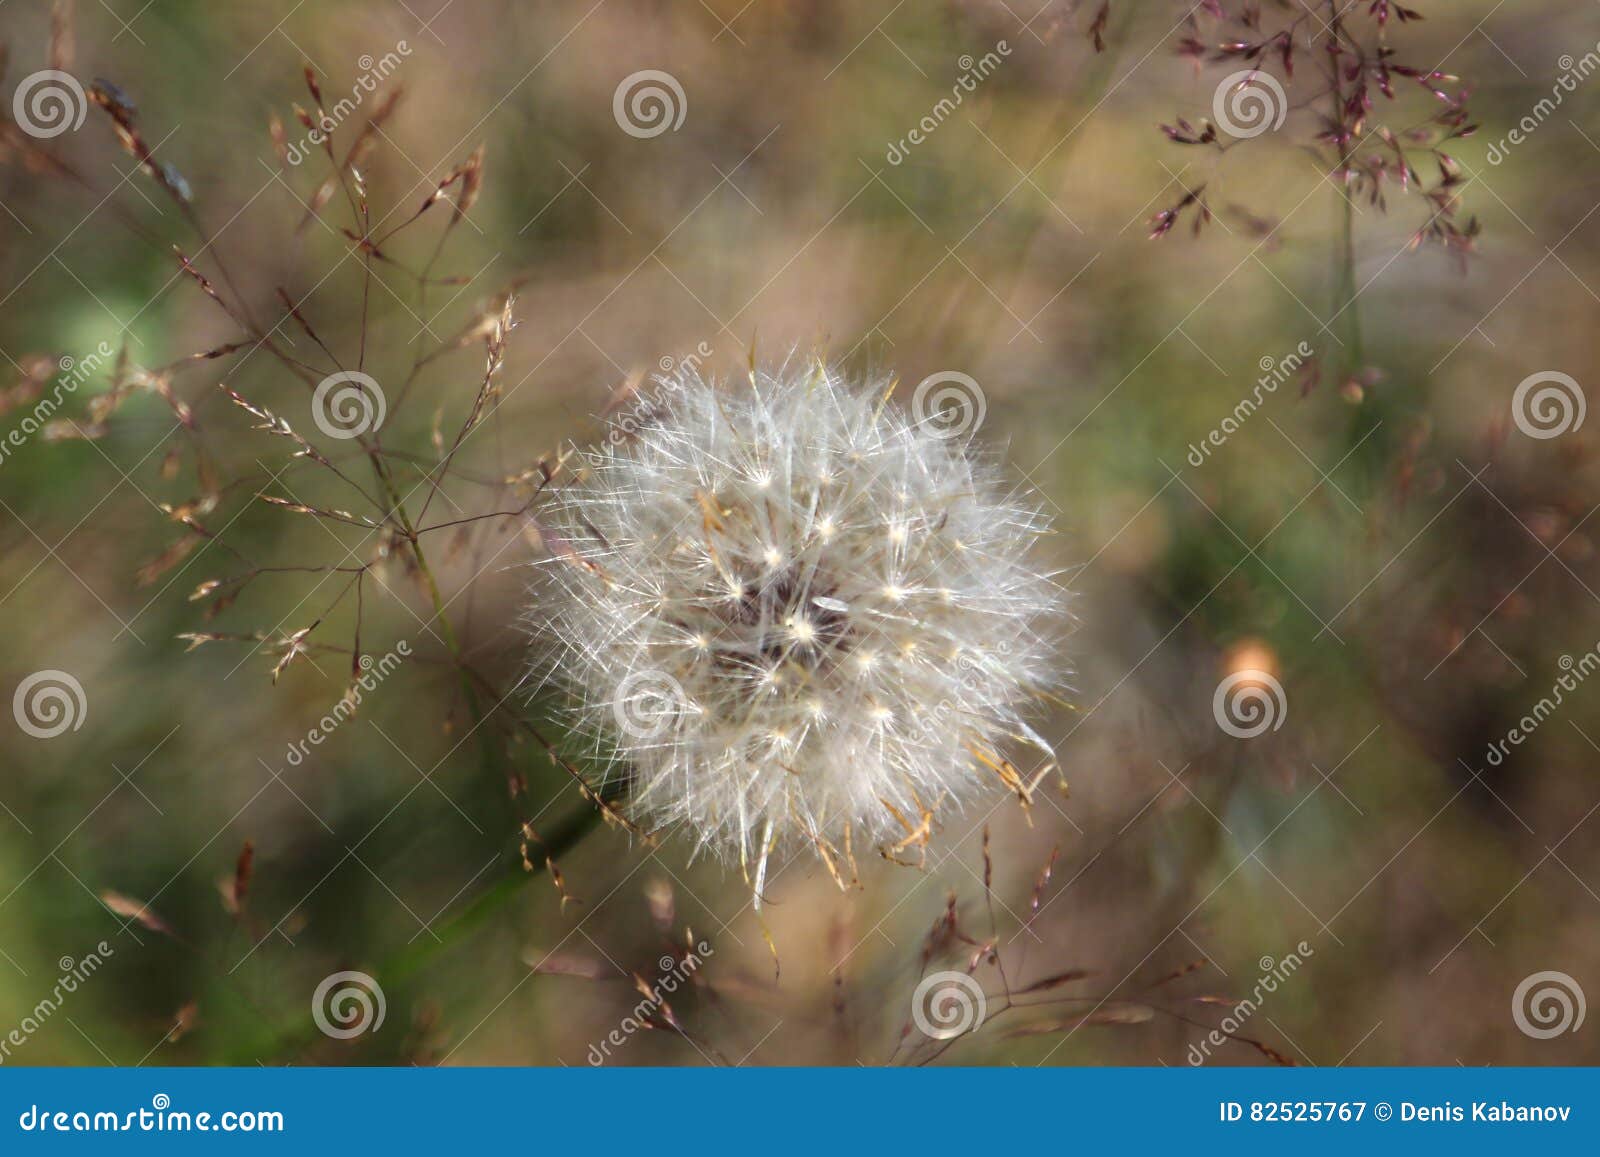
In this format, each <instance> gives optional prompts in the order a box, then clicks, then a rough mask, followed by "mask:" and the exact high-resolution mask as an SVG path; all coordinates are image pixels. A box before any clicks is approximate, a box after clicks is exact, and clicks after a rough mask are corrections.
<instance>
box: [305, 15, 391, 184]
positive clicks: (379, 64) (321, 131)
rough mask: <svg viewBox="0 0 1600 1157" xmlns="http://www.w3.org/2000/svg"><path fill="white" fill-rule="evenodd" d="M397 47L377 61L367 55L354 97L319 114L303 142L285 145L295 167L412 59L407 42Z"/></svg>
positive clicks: (360, 63)
mask: <svg viewBox="0 0 1600 1157" xmlns="http://www.w3.org/2000/svg"><path fill="white" fill-rule="evenodd" d="M394 47H395V51H394V52H385V53H384V54H383V55H382V56H380V57H378V58H377V59H376V60H374V59H373V57H372V54H371V53H367V54H365V55H363V56H362V57H361V58H360V59H359V60H357V61H356V66H357V67H358V68H360V69H361V75H360V76H358V77H356V80H355V83H354V84H352V85H351V86H350V95H349V96H346V97H340V98H339V99H338V100H336V101H335V102H334V103H333V104H331V105H329V106H328V107H327V108H325V109H319V110H317V113H316V115H315V117H313V118H312V122H313V123H312V126H311V128H310V129H309V130H308V131H307V133H306V135H305V136H304V137H302V138H301V139H300V140H297V141H290V142H288V143H286V144H285V145H284V159H285V160H286V161H288V162H289V163H290V164H291V165H298V164H300V163H301V162H302V161H304V160H305V159H306V158H307V157H309V156H311V155H312V151H313V150H314V149H315V148H316V146H318V145H320V144H322V143H323V142H324V141H326V140H327V139H328V138H329V137H331V136H332V135H333V131H334V130H335V129H336V128H338V127H339V126H340V125H341V124H343V123H344V122H345V120H346V119H348V118H349V117H350V116H351V115H352V114H353V113H354V112H355V111H356V109H358V108H360V107H361V105H362V102H363V101H365V100H366V98H367V97H369V96H371V95H372V94H373V93H375V92H377V91H378V89H379V87H380V86H381V85H382V83H383V82H384V81H386V80H388V79H389V77H390V76H391V75H393V74H394V72H395V70H396V69H398V68H399V67H400V64H401V61H402V58H404V57H408V56H410V55H411V45H410V44H408V43H407V42H406V41H404V40H399V41H396V42H395V46H394Z"/></svg>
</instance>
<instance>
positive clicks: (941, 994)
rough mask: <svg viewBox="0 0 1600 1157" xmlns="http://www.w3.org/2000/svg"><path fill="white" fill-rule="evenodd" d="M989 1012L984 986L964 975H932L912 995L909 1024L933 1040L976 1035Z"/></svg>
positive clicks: (933, 973)
mask: <svg viewBox="0 0 1600 1157" xmlns="http://www.w3.org/2000/svg"><path fill="white" fill-rule="evenodd" d="M988 1011H989V1004H988V1001H987V1000H985V999H984V995H983V986H982V985H980V984H979V983H978V982H977V981H976V980H975V979H973V978H972V977H971V976H968V975H967V974H966V973H965V972H931V973H929V974H928V975H927V976H924V977H923V978H922V982H921V983H920V984H918V985H917V990H916V991H915V992H913V993H912V994H911V1023H912V1024H914V1025H916V1026H917V1030H918V1031H919V1032H921V1033H922V1034H923V1035H924V1036H927V1037H932V1038H933V1039H934V1040H953V1039H954V1038H956V1037H958V1036H961V1035H962V1034H963V1033H969V1032H977V1031H978V1030H979V1029H980V1028H982V1027H983V1018H984V1016H985V1015H986V1014H987V1013H988Z"/></svg>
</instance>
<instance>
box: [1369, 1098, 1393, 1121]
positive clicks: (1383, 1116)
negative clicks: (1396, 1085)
mask: <svg viewBox="0 0 1600 1157" xmlns="http://www.w3.org/2000/svg"><path fill="white" fill-rule="evenodd" d="M1372 1115H1373V1116H1374V1117H1376V1118H1378V1120H1380V1121H1387V1120H1388V1119H1389V1118H1390V1117H1392V1116H1394V1109H1393V1108H1391V1107H1390V1105H1389V1102H1388V1101H1379V1102H1378V1103H1377V1105H1376V1106H1374V1107H1373V1110H1372Z"/></svg>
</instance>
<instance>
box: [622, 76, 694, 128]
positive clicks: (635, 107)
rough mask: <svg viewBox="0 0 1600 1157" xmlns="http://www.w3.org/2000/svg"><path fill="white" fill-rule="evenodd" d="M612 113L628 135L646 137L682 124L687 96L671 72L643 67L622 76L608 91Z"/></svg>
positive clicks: (679, 126) (686, 109) (685, 111)
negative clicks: (615, 86) (609, 91)
mask: <svg viewBox="0 0 1600 1157" xmlns="http://www.w3.org/2000/svg"><path fill="white" fill-rule="evenodd" d="M611 115H612V116H614V117H615V118H616V120H617V127H618V128H619V129H621V130H622V131H623V132H625V133H627V134H628V135H629V136H630V137H638V138H639V139H640V140H649V139H650V138H651V137H659V136H660V135H661V134H662V133H665V132H674V133H675V132H677V131H678V130H679V129H681V128H682V127H683V118H684V117H686V116H688V115H689V98H688V97H687V96H685V95H684V91H683V85H681V84H679V83H678V78H677V77H675V76H673V75H672V74H671V73H670V72H662V71H661V70H660V69H658V68H646V69H642V70H640V71H639V72H635V73H630V74H629V75H627V76H625V77H623V78H622V83H621V84H619V85H617V90H616V92H614V93H612V94H611Z"/></svg>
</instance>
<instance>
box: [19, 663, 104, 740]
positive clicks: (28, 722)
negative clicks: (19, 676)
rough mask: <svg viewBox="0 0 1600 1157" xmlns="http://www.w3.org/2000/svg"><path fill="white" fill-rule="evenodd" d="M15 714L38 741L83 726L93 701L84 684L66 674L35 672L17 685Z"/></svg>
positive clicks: (62, 672)
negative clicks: (90, 699)
mask: <svg viewBox="0 0 1600 1157" xmlns="http://www.w3.org/2000/svg"><path fill="white" fill-rule="evenodd" d="M11 714H12V715H13V716H15V717H16V720H17V726H18V727H20V728H22V730H23V731H24V732H26V733H27V734H29V735H31V736H33V737H34V738H35V739H54V738H55V737H56V736H58V735H65V734H66V733H67V732H68V731H76V730H78V728H80V727H82V726H83V721H84V719H85V718H87V717H88V714H89V699H88V697H87V696H86V695H84V693H83V684H82V683H80V682H78V680H77V679H75V678H74V677H73V676H72V675H70V674H68V673H67V672H66V671H55V670H47V671H35V672H34V673H33V674H32V675H29V676H28V677H27V678H26V679H24V680H23V681H22V682H21V683H19V684H17V691H16V694H14V695H13V696H12V697H11Z"/></svg>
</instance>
